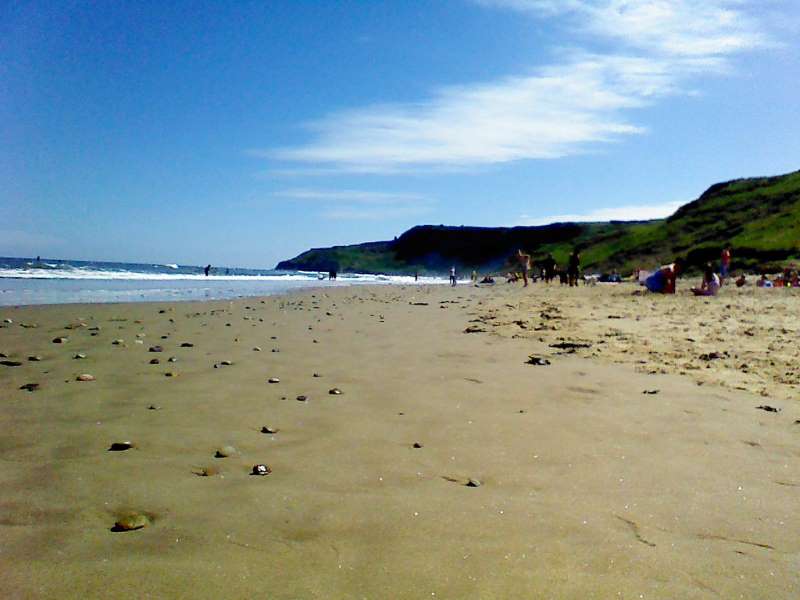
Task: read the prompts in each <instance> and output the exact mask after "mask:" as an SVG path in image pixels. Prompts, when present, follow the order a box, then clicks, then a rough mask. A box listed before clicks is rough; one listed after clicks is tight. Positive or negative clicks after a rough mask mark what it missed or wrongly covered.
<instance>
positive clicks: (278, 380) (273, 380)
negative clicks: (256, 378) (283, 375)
mask: <svg viewBox="0 0 800 600" xmlns="http://www.w3.org/2000/svg"><path fill="white" fill-rule="evenodd" d="M280 382H281V380H280V379H278V378H277V377H270V378H269V379H267V383H280Z"/></svg>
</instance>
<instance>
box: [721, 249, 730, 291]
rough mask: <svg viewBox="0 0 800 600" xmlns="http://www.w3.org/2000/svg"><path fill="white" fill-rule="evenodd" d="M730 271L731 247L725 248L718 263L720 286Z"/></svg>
mask: <svg viewBox="0 0 800 600" xmlns="http://www.w3.org/2000/svg"><path fill="white" fill-rule="evenodd" d="M730 271H731V247H730V246H725V248H724V249H723V250H722V256H721V257H720V261H719V280H720V284H723V283H725V280H726V279H727V278H728V274H729V273H730Z"/></svg>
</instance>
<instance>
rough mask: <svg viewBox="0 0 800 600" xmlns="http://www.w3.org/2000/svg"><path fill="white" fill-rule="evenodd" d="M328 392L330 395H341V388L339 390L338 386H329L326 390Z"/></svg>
mask: <svg viewBox="0 0 800 600" xmlns="http://www.w3.org/2000/svg"><path fill="white" fill-rule="evenodd" d="M328 393H329V394H330V395H331V396H341V395H342V390H340V389H339V388H331V389H329V390H328Z"/></svg>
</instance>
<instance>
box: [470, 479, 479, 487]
mask: <svg viewBox="0 0 800 600" xmlns="http://www.w3.org/2000/svg"><path fill="white" fill-rule="evenodd" d="M466 486H467V487H481V482H480V481H478V480H477V479H471V478H470V479H469V480H468V481H467V483H466Z"/></svg>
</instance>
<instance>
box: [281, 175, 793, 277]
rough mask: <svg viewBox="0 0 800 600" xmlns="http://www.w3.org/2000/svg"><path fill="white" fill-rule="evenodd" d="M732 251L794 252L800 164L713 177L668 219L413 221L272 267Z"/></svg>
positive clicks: (644, 258) (586, 260)
mask: <svg viewBox="0 0 800 600" xmlns="http://www.w3.org/2000/svg"><path fill="white" fill-rule="evenodd" d="M727 244H729V245H730V246H731V247H732V249H733V257H734V260H733V268H734V269H737V268H747V269H756V268H759V267H762V266H768V267H769V266H771V267H772V268H777V266H779V265H780V264H783V263H785V262H787V261H791V260H795V259H798V258H800V171H795V172H793V173H789V174H787V175H780V176H777V177H760V178H749V179H737V180H734V181H728V182H725V183H717V184H714V185H712V186H711V187H710V188H709V189H708V190H706V191H705V192H704V193H703V194H702V195H701V196H700V197H699V198H698V199H697V200H695V201H693V202H690V203H688V204H686V205H684V206H682V207H681V208H679V209H678V210H677V211H676V212H675V214H674V215H672V216H671V217H669V218H667V219H659V220H653V221H611V222H603V223H553V224H551V225H544V226H539V227H453V226H446V225H419V226H416V227H413V228H411V229H409V230H408V231H406V232H405V233H403V234H402V235H401V236H400V237H398V238H395V239H394V240H391V241H385V242H367V243H363V244H353V245H349V246H333V247H331V248H313V249H311V250H308V251H306V252H303V253H302V254H300V255H299V256H296V257H295V258H292V259H289V260H285V261H282V262H280V263H278V265H277V267H276V268H277V269H287V270H305V271H329V270H332V269H335V270H337V271H339V272H353V273H386V274H409V273H414V272H419V273H421V274H422V273H442V272H445V271H447V270H448V269H449V268H450V267H451V266H452V265H455V266H456V267H457V268H458V269H459V270H461V271H463V270H472V269H477V270H479V271H481V272H487V271H492V272H501V271H503V270H504V269H505V268H506V267H507V266H508V265H509V258H510V257H511V256H512V255H513V253H515V252H516V251H517V249H518V248H522V249H524V250H526V251H528V252H530V253H532V254H533V257H534V259H539V258H543V257H544V256H546V255H547V254H548V253H551V254H552V255H553V256H554V258H555V259H556V261H557V262H558V263H559V264H564V263H565V262H566V259H567V257H568V255H569V253H570V252H571V251H572V249H573V248H577V249H578V250H579V251H580V253H581V265H582V267H583V268H584V269H585V270H592V271H610V270H611V269H618V270H620V271H623V272H625V271H630V270H633V269H635V268H637V267H646V268H648V267H652V266H654V265H657V264H662V263H664V262H667V261H669V260H672V258H673V257H675V256H678V255H681V256H684V257H686V258H687V259H688V260H689V262H690V263H691V264H693V265H696V266H697V265H701V264H703V263H704V262H706V261H709V260H710V261H714V262H716V261H718V260H719V254H720V251H721V249H722V247H723V246H724V245H727Z"/></svg>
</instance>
